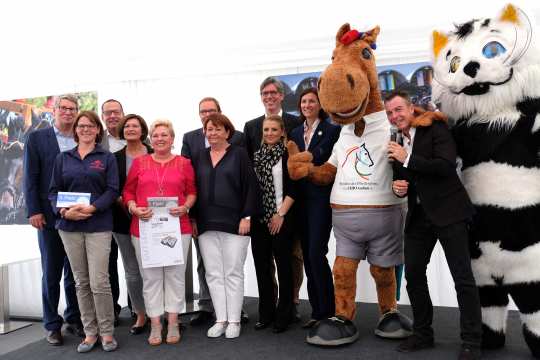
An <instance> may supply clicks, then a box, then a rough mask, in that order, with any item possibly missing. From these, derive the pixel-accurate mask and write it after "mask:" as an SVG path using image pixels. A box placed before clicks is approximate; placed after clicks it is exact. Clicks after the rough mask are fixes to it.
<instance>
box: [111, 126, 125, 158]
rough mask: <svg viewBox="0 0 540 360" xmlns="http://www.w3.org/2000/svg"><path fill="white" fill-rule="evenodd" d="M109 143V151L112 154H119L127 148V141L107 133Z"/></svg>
mask: <svg viewBox="0 0 540 360" xmlns="http://www.w3.org/2000/svg"><path fill="white" fill-rule="evenodd" d="M107 141H108V142H109V151H110V152H112V153H113V152H117V151H118V150H120V149H122V148H123V147H124V146H126V144H127V142H126V140H122V139H117V138H115V137H114V136H112V135H111V134H110V133H109V132H108V131H107Z"/></svg>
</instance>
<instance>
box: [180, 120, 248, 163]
mask: <svg viewBox="0 0 540 360" xmlns="http://www.w3.org/2000/svg"><path fill="white" fill-rule="evenodd" d="M229 143H230V144H232V145H238V146H242V147H243V146H245V139H244V134H242V133H241V132H240V131H238V130H235V131H234V134H233V136H232V137H231V139H230V140H229ZM205 148H206V143H205V139H204V132H203V129H202V128H200V129H197V130H193V131H190V132H187V133H185V134H184V137H183V138H182V150H181V154H182V156H184V157H186V158H188V159H191V158H192V157H193V156H194V155H195V154H197V153H199V152H200V151H201V150H203V149H205Z"/></svg>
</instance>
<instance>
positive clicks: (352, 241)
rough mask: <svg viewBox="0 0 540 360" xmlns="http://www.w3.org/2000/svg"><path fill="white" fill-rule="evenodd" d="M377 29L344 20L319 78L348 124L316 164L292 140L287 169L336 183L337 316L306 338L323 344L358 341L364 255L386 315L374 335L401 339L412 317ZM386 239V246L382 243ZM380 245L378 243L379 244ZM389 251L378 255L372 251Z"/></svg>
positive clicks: (338, 117)
mask: <svg viewBox="0 0 540 360" xmlns="http://www.w3.org/2000/svg"><path fill="white" fill-rule="evenodd" d="M378 34H379V27H375V28H374V29H372V30H369V31H366V32H358V31H356V30H351V29H350V26H349V24H345V25H343V26H342V27H341V28H340V29H339V31H338V32H337V35H336V48H335V50H334V52H333V56H332V64H330V65H329V66H328V67H327V68H326V70H325V71H324V72H323V73H322V74H321V77H320V79H319V83H318V88H319V98H320V101H321V105H322V107H323V108H324V110H325V111H326V112H327V113H328V114H329V115H330V117H331V118H332V120H333V121H334V122H336V123H338V124H340V125H343V128H342V130H341V134H340V137H339V140H338V141H337V142H336V144H335V145H334V148H333V151H332V155H331V157H330V158H329V160H328V162H326V163H324V164H323V165H321V166H314V165H313V163H312V162H311V160H312V155H311V154H310V153H309V152H307V151H305V152H300V153H299V152H298V147H297V146H296V144H295V143H294V142H289V144H288V148H289V154H290V157H289V161H288V167H289V173H290V175H291V178H293V179H295V180H297V179H301V178H305V177H307V178H308V180H310V181H312V182H314V183H316V184H321V185H326V184H331V183H333V187H332V193H331V197H330V203H331V206H332V223H333V227H334V236H335V238H336V255H337V256H336V260H335V263H334V267H333V270H332V272H333V275H334V288H335V290H334V291H335V303H336V314H335V316H334V317H332V318H329V319H324V320H321V321H319V323H318V324H317V325H316V326H314V327H313V328H312V329H311V330H310V332H309V334H308V336H307V339H306V341H307V342H308V343H310V344H316V345H322V346H336V345H343V344H348V343H352V342H354V341H355V340H356V339H357V338H358V330H357V329H356V326H355V325H354V323H353V320H354V318H355V314H356V304H355V297H356V272H357V269H358V264H359V262H360V260H363V259H366V258H367V260H368V262H369V263H370V273H371V275H372V277H373V279H374V280H375V284H376V288H377V296H378V304H379V310H380V315H381V317H380V320H379V323H378V325H377V327H376V329H375V334H377V335H378V336H381V337H384V338H403V337H406V336H408V335H410V334H411V321H410V320H409V319H408V318H406V317H405V316H404V315H402V314H400V313H399V312H398V310H397V301H396V275H395V266H397V265H400V264H402V261H403V245H402V225H403V221H404V208H403V201H404V200H403V199H400V198H398V197H397V196H395V195H394V194H393V193H392V185H391V182H392V167H391V164H390V163H389V161H388V155H387V145H388V141H389V139H390V123H389V121H388V119H387V117H386V113H385V111H384V104H383V101H382V99H381V94H380V91H379V84H378V76H377V69H376V67H375V56H374V50H375V48H376V46H375V42H376V39H377V35H378ZM381 241H382V245H381ZM377 244H379V245H377ZM378 247H379V248H380V247H384V248H385V249H387V250H388V249H390V250H389V251H387V252H386V253H385V254H383V255H380V254H377V252H376V251H374V250H372V249H376V248H378Z"/></svg>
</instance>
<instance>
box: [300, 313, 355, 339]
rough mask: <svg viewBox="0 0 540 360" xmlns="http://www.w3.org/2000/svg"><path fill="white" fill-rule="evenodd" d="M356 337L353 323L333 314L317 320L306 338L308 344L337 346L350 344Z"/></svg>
mask: <svg viewBox="0 0 540 360" xmlns="http://www.w3.org/2000/svg"><path fill="white" fill-rule="evenodd" d="M356 339H358V330H357V329H356V326H354V323H353V322H352V321H350V320H348V319H346V318H344V317H341V316H335V317H331V318H328V319H324V320H321V321H319V323H318V324H316V325H315V326H314V327H312V328H311V330H310V331H309V334H308V336H307V338H306V341H307V343H308V344H312V345H320V346H339V345H345V344H351V343H353V342H355V341H356Z"/></svg>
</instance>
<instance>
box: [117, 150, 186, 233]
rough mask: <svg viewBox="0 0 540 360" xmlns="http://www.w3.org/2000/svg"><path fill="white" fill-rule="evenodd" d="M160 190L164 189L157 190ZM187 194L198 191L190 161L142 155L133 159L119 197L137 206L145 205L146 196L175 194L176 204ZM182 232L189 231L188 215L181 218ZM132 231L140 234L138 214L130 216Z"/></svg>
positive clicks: (184, 199)
mask: <svg viewBox="0 0 540 360" xmlns="http://www.w3.org/2000/svg"><path fill="white" fill-rule="evenodd" d="M160 189H162V190H163V193H161V192H160ZM190 194H194V195H195V194H197V191H196V188H195V173H194V171H193V167H192V166H191V161H190V160H189V159H187V158H185V157H183V156H179V155H176V156H175V157H174V158H172V159H171V160H170V161H168V162H167V163H165V164H163V165H162V164H161V163H159V162H157V161H155V160H154V159H153V158H152V155H144V156H141V157H138V158H136V159H135V160H133V164H132V165H131V169H130V170H129V173H128V176H127V180H126V184H125V186H124V191H123V194H122V198H123V200H124V203H125V204H126V206H127V203H128V201H130V200H134V201H135V202H136V203H137V206H139V207H146V206H148V201H147V198H149V197H171V196H174V197H178V206H181V205H183V204H184V203H185V202H186V197H187V196H188V195H190ZM180 230H181V232H182V234H191V233H192V228H191V222H190V221H189V216H187V215H184V216H182V217H181V218H180ZM130 232H131V235H133V236H136V237H139V218H138V217H136V216H133V217H132V218H131V226H130Z"/></svg>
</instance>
